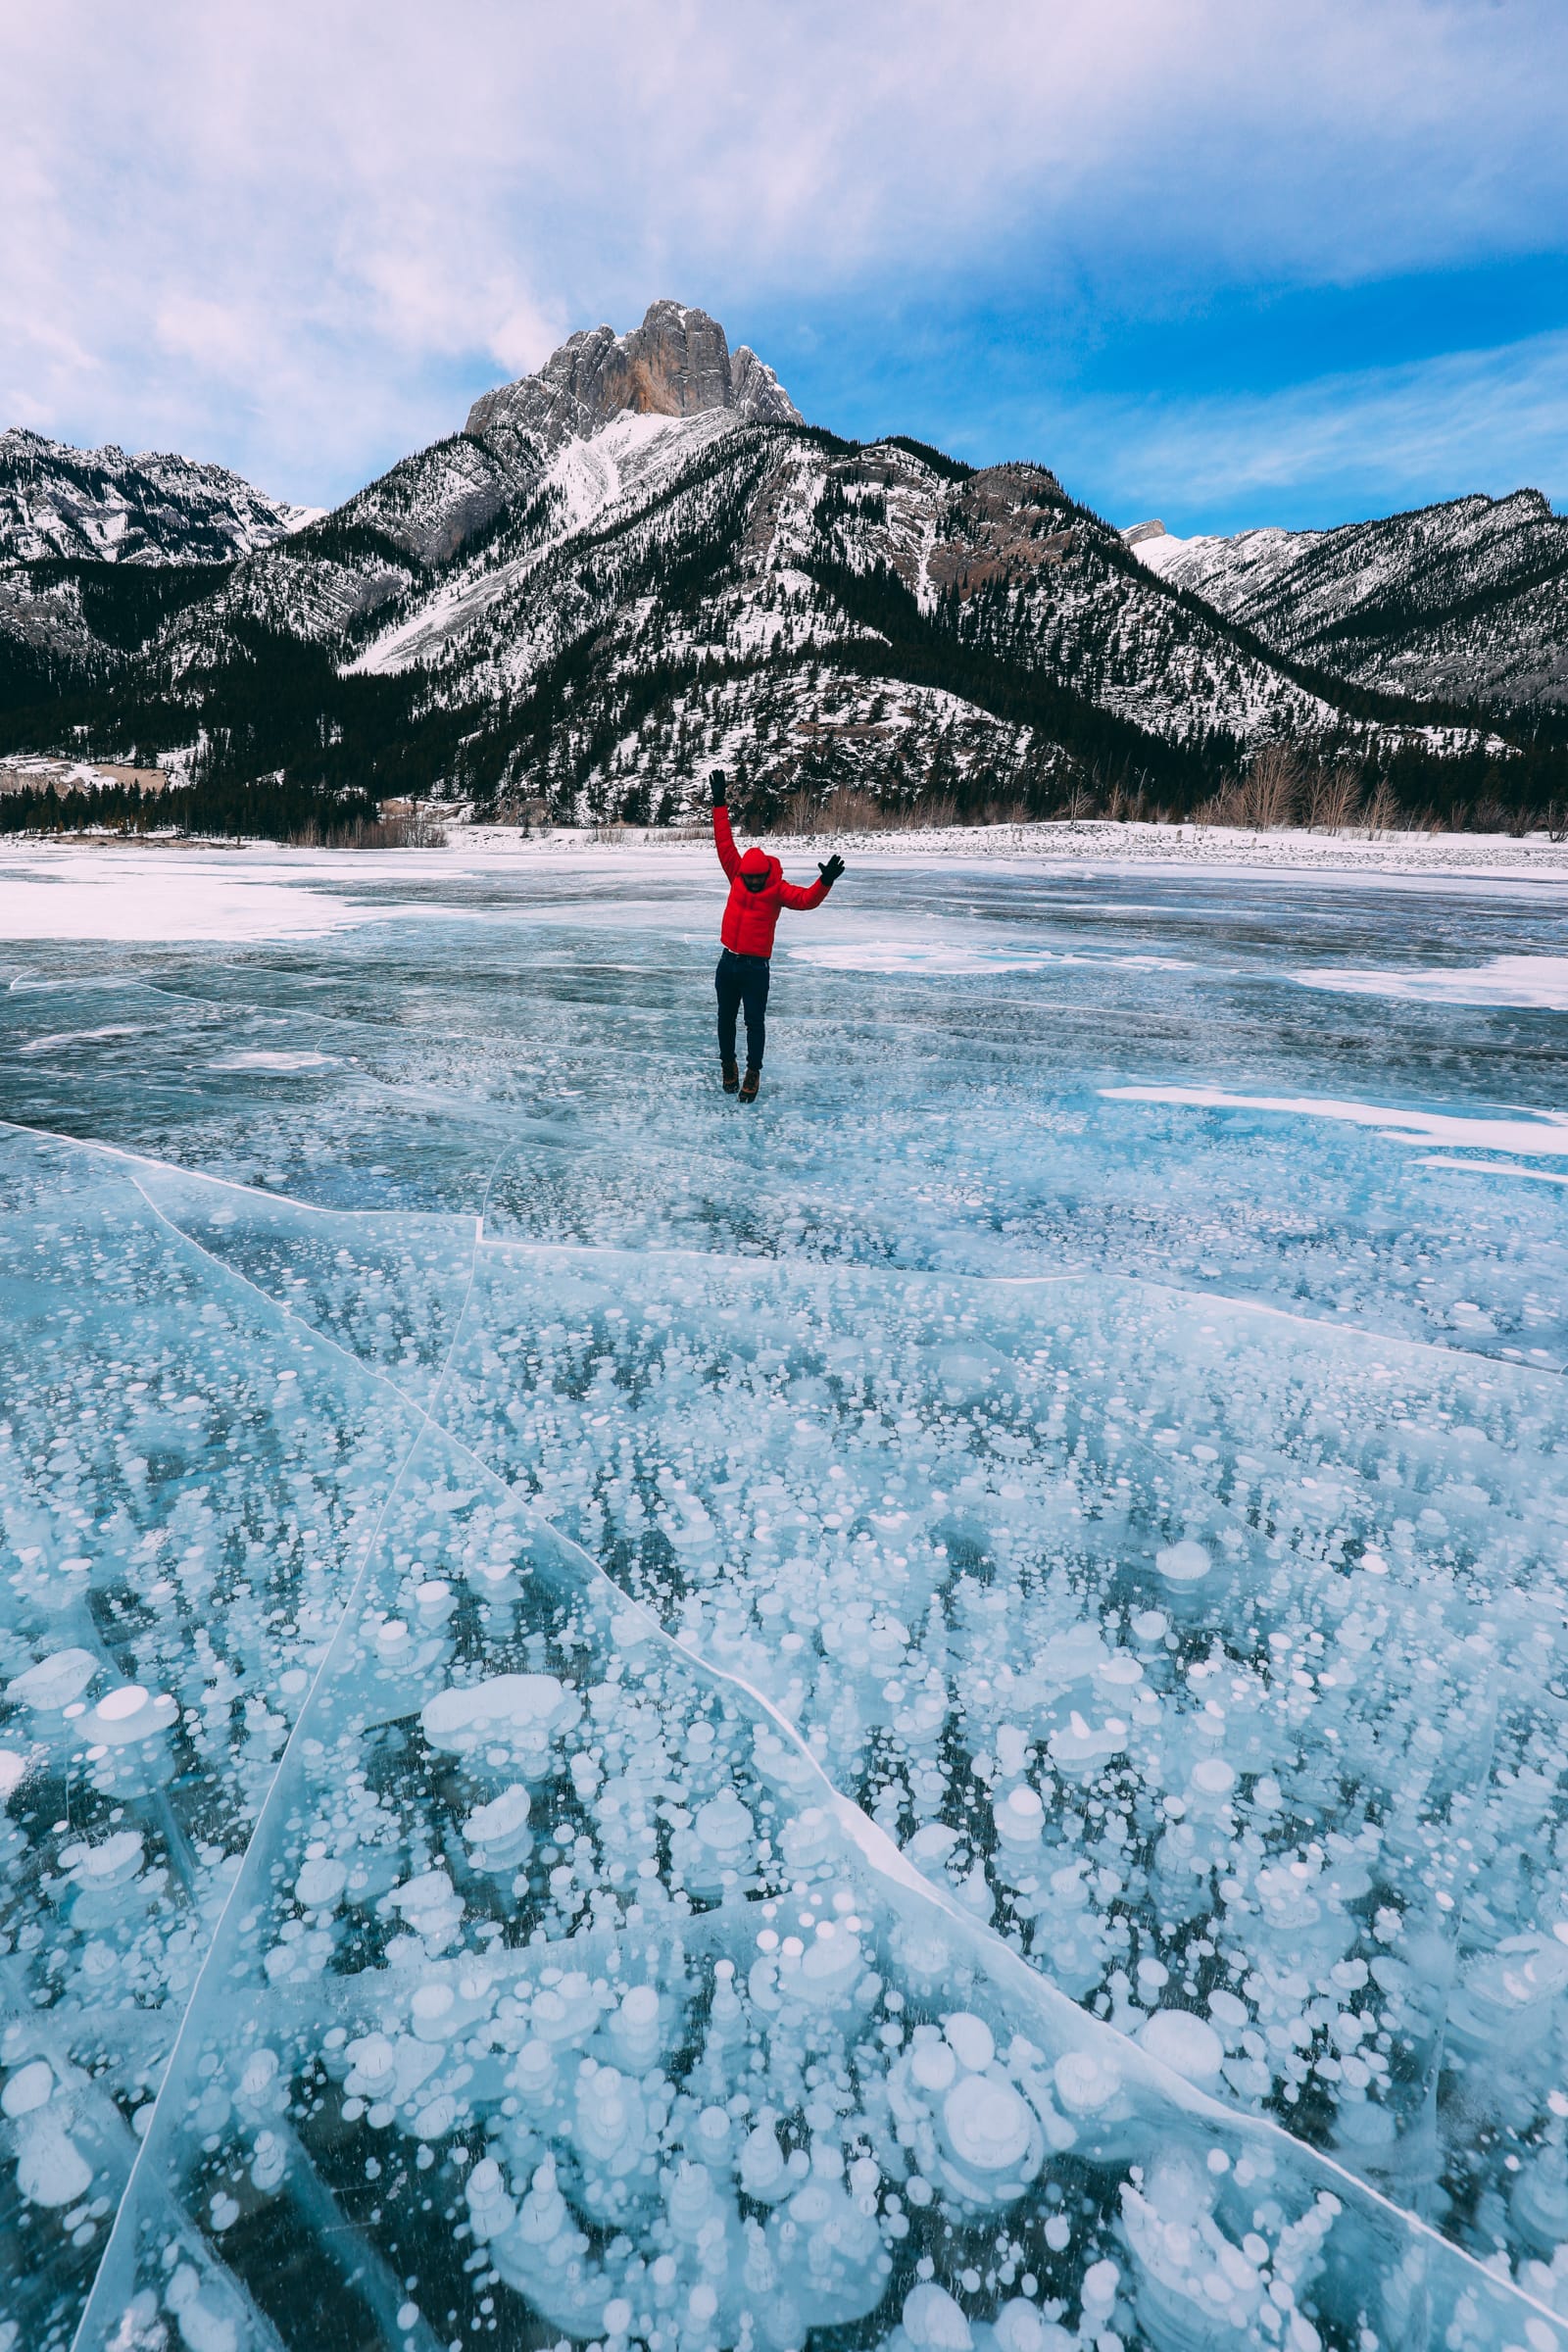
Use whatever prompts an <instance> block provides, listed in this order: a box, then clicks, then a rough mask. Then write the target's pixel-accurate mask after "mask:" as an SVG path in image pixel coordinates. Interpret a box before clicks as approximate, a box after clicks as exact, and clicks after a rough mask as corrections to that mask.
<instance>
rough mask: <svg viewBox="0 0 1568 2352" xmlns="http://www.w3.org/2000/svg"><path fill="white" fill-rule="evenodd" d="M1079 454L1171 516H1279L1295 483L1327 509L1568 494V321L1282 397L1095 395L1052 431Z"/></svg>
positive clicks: (1066, 449) (1132, 495) (1089, 470)
mask: <svg viewBox="0 0 1568 2352" xmlns="http://www.w3.org/2000/svg"><path fill="white" fill-rule="evenodd" d="M1044 429H1046V430H1047V431H1048V432H1051V433H1052V434H1053V440H1054V445H1055V446H1057V447H1058V448H1059V449H1061V450H1062V454H1063V462H1064V463H1065V464H1066V465H1067V466H1069V467H1072V468H1076V469H1078V470H1080V471H1081V472H1082V474H1083V475H1084V476H1085V477H1093V478H1094V480H1095V481H1096V483H1097V485H1099V486H1100V495H1101V497H1102V499H1104V500H1109V501H1112V502H1114V504H1115V507H1116V511H1117V518H1118V519H1120V520H1123V521H1131V520H1133V519H1135V515H1134V510H1137V511H1138V513H1139V514H1142V513H1144V512H1152V511H1153V509H1155V508H1156V507H1157V508H1158V509H1159V511H1160V512H1161V513H1162V514H1163V515H1164V519H1165V521H1166V523H1167V524H1168V525H1169V527H1170V528H1172V529H1176V530H1179V529H1181V528H1183V527H1184V524H1185V523H1188V522H1190V521H1191V520H1192V519H1193V518H1195V517H1198V516H1201V515H1206V516H1210V517H1212V516H1213V515H1214V514H1215V511H1216V509H1219V510H1224V512H1223V513H1222V515H1220V519H1221V521H1222V522H1223V523H1226V524H1230V525H1234V524H1236V523H1240V522H1246V521H1250V522H1261V521H1271V520H1275V519H1277V518H1278V507H1279V501H1280V499H1281V497H1282V495H1285V494H1288V495H1289V499H1290V504H1291V509H1292V513H1291V517H1290V518H1291V519H1293V520H1295V519H1299V518H1301V512H1302V508H1303V502H1304V504H1305V506H1306V507H1307V508H1308V509H1309V508H1311V507H1313V506H1314V505H1315V507H1316V509H1317V519H1320V520H1323V521H1328V520H1345V519H1349V518H1350V510H1349V508H1348V505H1347V503H1346V502H1347V499H1348V498H1350V497H1352V496H1353V495H1356V494H1359V495H1361V496H1362V497H1366V498H1369V499H1370V500H1371V502H1372V505H1371V507H1370V508H1369V509H1368V510H1367V511H1369V512H1370V511H1375V510H1377V509H1379V508H1396V507H1398V506H1400V505H1402V504H1406V503H1412V502H1416V501H1420V500H1423V499H1425V498H1426V497H1427V496H1428V495H1429V490H1430V485H1431V484H1432V483H1433V482H1434V481H1441V482H1445V483H1446V484H1448V485H1449V487H1450V490H1451V492H1452V494H1455V495H1457V494H1462V493H1464V492H1467V491H1471V490H1484V491H1487V492H1489V493H1490V494H1492V495H1493V496H1496V495H1499V494H1500V493H1502V492H1505V491H1508V490H1512V489H1517V488H1519V487H1521V486H1523V485H1528V486H1530V487H1533V488H1536V489H1540V490H1544V492H1545V493H1546V495H1547V496H1548V497H1550V498H1552V499H1553V500H1554V502H1555V503H1561V501H1562V498H1563V494H1564V492H1565V491H1568V332H1563V333H1557V334H1546V335H1536V336H1532V337H1531V338H1530V339H1529V340H1528V341H1525V342H1522V343H1515V344H1510V345H1508V346H1506V347H1504V348H1503V349H1501V350H1497V351H1461V352H1451V353H1446V354H1445V355H1443V356H1442V357H1440V358H1437V359H1433V360H1427V361H1424V362H1421V363H1419V364H1416V365H1412V366H1407V367H1401V368H1367V369H1364V370H1360V371H1358V372H1354V373H1345V374H1338V375H1331V376H1323V377H1319V378H1316V379H1313V380H1309V381H1307V382H1305V383H1301V384H1296V385H1292V386H1290V387H1288V388H1287V389H1285V390H1282V391H1278V392H1275V393H1271V394H1270V395H1268V396H1267V397H1266V398H1247V397H1242V398H1208V399H1202V400H1192V401H1186V402H1179V403H1166V402H1161V401H1158V400H1155V399H1150V400H1146V401H1140V402H1104V403H1090V404H1086V405H1085V406H1084V407H1082V408H1080V409H1079V410H1077V411H1076V413H1074V414H1071V415H1063V416H1062V417H1058V418H1057V419H1055V420H1054V429H1053V425H1051V424H1047V425H1046V426H1045V428H1044Z"/></svg>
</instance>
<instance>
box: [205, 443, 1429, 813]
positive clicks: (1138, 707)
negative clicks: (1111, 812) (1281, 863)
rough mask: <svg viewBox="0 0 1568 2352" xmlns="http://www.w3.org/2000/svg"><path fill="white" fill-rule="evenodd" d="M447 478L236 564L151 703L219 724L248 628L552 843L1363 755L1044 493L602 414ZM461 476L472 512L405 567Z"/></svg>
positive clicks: (427, 461) (1050, 481)
mask: <svg viewBox="0 0 1568 2352" xmlns="http://www.w3.org/2000/svg"><path fill="white" fill-rule="evenodd" d="M538 446H539V444H538V440H537V439H535V440H533V441H531V442H530V443H529V444H528V447H529V449H530V451H536V450H537V449H538ZM476 448H477V459H476V462H475V463H474V464H472V465H469V464H467V462H466V460H464V459H463V457H462V453H461V452H456V451H455V445H452V444H441V445H439V446H438V447H437V449H435V450H433V451H428V452H425V453H423V456H422V457H421V458H419V459H417V460H411V461H409V463H408V465H407V466H404V467H402V468H397V469H394V474H393V475H390V476H388V477H386V478H385V480H384V481H383V482H381V483H378V484H376V485H373V486H372V488H371V490H370V491H368V492H367V493H364V494H362V496H361V497H360V498H359V499H357V500H353V501H351V502H350V503H349V505H348V506H347V507H345V508H343V509H341V510H339V512H338V514H336V515H332V516H329V517H328V518H327V519H326V520H325V521H323V522H320V523H318V524H315V525H313V526H312V527H311V528H310V529H308V530H306V531H304V532H301V533H300V534H299V535H298V536H297V537H295V538H293V539H291V540H289V541H288V542H286V543H284V544H282V545H280V546H277V547H274V548H271V549H269V550H267V551H265V552H264V553H263V554H262V555H260V556H258V557H256V558H254V559H253V560H251V561H250V562H249V563H246V564H241V565H239V566H238V567H237V568H236V570H235V572H234V573H233V575H232V577H231V578H230V579H229V580H228V582H227V583H226V584H225V585H224V587H223V588H222V589H221V592H220V593H219V594H218V595H217V596H216V597H214V598H212V599H211V600H209V601H207V602H206V603H204V604H203V605H201V606H198V607H195V608H193V609H191V610H190V611H189V612H187V613H184V614H182V615H180V616H179V617H177V618H176V619H175V620H174V621H173V622H172V624H171V625H170V627H169V628H168V629H167V630H166V632H165V633H164V637H163V639H162V641H161V644H160V648H159V660H160V662H161V664H162V675H163V677H164V678H165V679H166V680H167V681H168V683H169V685H170V687H171V688H172V690H173V691H175V692H178V693H188V694H190V695H191V696H192V697H194V698H196V699H198V700H199V701H200V703H201V706H202V708H203V710H204V711H207V710H210V709H211V708H213V706H214V705H215V704H221V701H222V699H223V696H224V693H225V691H226V689H224V688H223V687H221V686H219V685H215V683H214V681H215V680H216V679H218V678H219V677H221V675H222V673H223V672H224V669H225V664H227V665H231V664H232V663H233V662H234V661H235V660H236V659H238V658H239V651H240V649H241V648H242V647H243V646H245V645H246V644H247V643H248V639H247V635H246V633H247V631H248V630H251V629H254V628H256V627H261V628H263V629H265V630H267V631H268V632H270V634H271V635H273V636H274V637H279V636H280V637H285V638H289V639H294V640H297V641H300V642H302V643H304V644H309V645H312V646H314V647H316V648H318V649H319V654H320V655H321V656H323V657H325V658H327V659H328V660H329V661H330V662H331V664H332V668H333V670H334V672H335V674H336V676H337V678H338V679H339V681H340V683H341V686H342V687H343V688H344V689H347V688H348V687H350V686H352V685H353V684H355V683H356V682H362V683H363V684H364V685H365V686H366V687H368V686H369V685H370V683H371V682H372V681H380V682H381V683H382V685H383V686H384V687H386V688H388V689H390V688H392V687H393V686H394V685H396V686H397V687H398V689H399V692H400V693H401V695H402V697H403V698H404V702H405V704H407V705H410V706H414V707H417V711H418V712H419V716H420V724H421V726H422V727H423V729H424V732H425V735H426V738H427V740H429V741H431V742H432V743H433V742H435V741H441V742H444V743H445V744H446V746H447V747H448V749H447V752H446V754H445V755H444V756H445V758H446V760H447V762H448V763H447V764H446V766H445V767H444V768H443V770H442V771H441V773H442V778H443V780H444V781H446V782H447V783H449V784H453V785H456V786H460V787H463V788H465V789H469V790H475V791H477V792H479V794H480V796H481V797H483V795H484V791H485V787H486V783H487V782H488V785H489V787H490V788H491V790H492V791H500V792H501V793H502V795H503V797H505V796H508V795H510V796H511V797H513V798H515V799H524V800H527V799H532V800H542V801H544V802H546V803H548V805H549V806H550V807H551V808H552V809H554V810H556V811H557V812H558V813H561V814H566V813H568V812H570V813H583V812H589V813H595V814H605V813H613V812H623V813H626V814H629V815H637V814H640V813H641V814H651V813H657V812H658V811H659V810H660V809H664V810H665V811H666V812H668V811H669V810H670V809H674V808H679V807H680V806H682V805H683V804H684V803H685V802H687V801H688V800H689V799H690V798H691V797H693V796H700V794H701V790H702V784H703V779H704V778H705V776H706V774H707V773H708V772H709V770H710V769H711V767H712V766H714V765H722V766H725V767H727V768H730V769H733V770H734V771H735V773H736V775H737V778H738V779H739V785H738V789H739V790H740V791H742V792H743V793H748V794H750V795H752V796H753V797H754V798H755V799H757V800H758V801H759V802H760V804H761V805H763V806H772V805H774V804H776V803H777V802H778V801H779V800H780V799H781V798H788V797H790V796H791V795H792V794H793V793H794V792H796V791H797V790H800V789H803V788H805V789H816V788H822V787H826V786H831V785H852V786H858V787H860V788H862V789H865V790H867V791H870V792H873V793H875V794H876V795H878V796H879V798H881V799H883V800H884V801H893V802H907V801H909V800H911V799H914V798H918V797H921V796H922V795H931V794H935V795H938V796H941V795H949V794H951V795H953V796H955V797H956V798H958V799H959V800H961V801H968V802H972V801H974V800H975V799H976V798H977V797H980V798H984V797H987V796H993V797H997V798H1004V799H1005V798H1016V797H1017V796H1018V795H1020V794H1025V795H1027V794H1031V793H1032V794H1036V795H1038V793H1039V792H1040V790H1041V789H1042V788H1043V787H1045V786H1048V785H1049V786H1050V787H1051V788H1052V789H1055V787H1056V786H1058V785H1059V786H1062V787H1063V788H1065V787H1066V784H1067V782H1068V780H1069V779H1070V778H1071V777H1073V776H1075V775H1076V776H1082V777H1088V776H1089V775H1091V774H1098V775H1100V776H1101V777H1102V779H1103V777H1104V776H1105V775H1106V774H1111V775H1119V776H1123V777H1126V778H1128V779H1139V778H1143V779H1147V780H1149V781H1150V783H1151V786H1154V785H1156V784H1158V783H1159V782H1160V780H1161V778H1163V779H1164V781H1165V783H1166V784H1167V785H1169V787H1170V788H1171V789H1172V790H1173V791H1177V790H1180V791H1186V790H1188V789H1189V788H1193V787H1194V779H1195V778H1196V777H1197V776H1198V775H1199V773H1200V770H1201V762H1202V760H1204V759H1205V758H1207V757H1210V756H1213V757H1217V758H1218V759H1220V760H1224V759H1235V758H1237V757H1240V756H1241V755H1243V754H1244V753H1245V751H1246V750H1247V748H1248V747H1249V746H1251V745H1254V744H1256V743H1257V742H1259V741H1261V740H1263V739H1264V738H1266V737H1269V736H1272V735H1276V734H1281V733H1289V734H1292V735H1296V736H1300V737H1310V738H1313V739H1322V738H1325V737H1330V736H1332V737H1335V738H1336V739H1337V740H1340V741H1345V740H1365V739H1368V738H1370V737H1372V736H1376V735H1378V734H1380V733H1381V734H1384V735H1387V733H1388V732H1389V730H1388V728H1387V727H1386V726H1384V727H1380V725H1379V723H1378V722H1377V721H1376V720H1374V719H1372V718H1370V717H1368V715H1367V714H1366V713H1365V712H1364V711H1359V710H1352V709H1351V708H1349V707H1348V705H1347V703H1346V701H1345V698H1343V697H1339V698H1336V696H1335V694H1334V693H1333V691H1332V690H1331V691H1330V692H1328V693H1324V692H1322V691H1319V690H1318V689H1317V687H1316V686H1315V685H1314V684H1313V683H1312V682H1311V680H1310V679H1309V678H1302V677H1299V676H1297V675H1294V674H1292V672H1291V670H1290V669H1289V668H1288V667H1286V666H1283V665H1282V664H1281V663H1280V662H1279V661H1278V660H1277V658H1275V657H1273V656H1271V655H1269V654H1268V653H1267V652H1266V651H1265V650H1264V649H1262V648H1261V647H1259V646H1258V645H1257V644H1256V643H1255V641H1254V640H1252V639H1251V638H1250V637H1249V636H1248V635H1247V634H1246V633H1245V632H1244V631H1241V630H1239V629H1236V628H1234V627H1233V626H1231V625H1230V624H1229V623H1227V622H1226V621H1225V620H1224V619H1222V618H1221V617H1220V616H1218V615H1211V614H1208V613H1205V612H1204V611H1202V610H1201V608H1198V607H1195V606H1194V605H1192V604H1191V603H1190V602H1184V601H1183V600H1181V599H1179V598H1178V597H1176V596H1174V595H1172V594H1171V593H1170V592H1169V591H1168V590H1167V589H1165V588H1164V587H1163V586H1162V585H1161V584H1160V583H1159V582H1158V581H1157V580H1156V579H1154V578H1152V576H1151V575H1150V573H1149V572H1148V571H1147V570H1145V569H1144V568H1142V567H1141V566H1140V565H1139V564H1137V563H1136V562H1135V561H1134V559H1133V558H1132V557H1131V556H1130V555H1129V553H1128V551H1127V549H1126V547H1125V546H1124V545H1123V543H1122V539H1121V536H1120V534H1119V533H1118V532H1116V531H1115V530H1113V529H1112V528H1111V527H1110V526H1109V525H1108V524H1106V523H1104V522H1103V521H1101V520H1100V519H1099V518H1098V517H1097V516H1095V515H1091V514H1089V513H1087V512H1086V511H1085V510H1083V509H1082V508H1079V507H1077V506H1075V505H1074V504H1073V502H1072V501H1071V500H1070V499H1069V498H1067V496H1066V495H1065V493H1064V492H1063V490H1062V488H1061V486H1060V484H1059V483H1058V482H1057V480H1056V479H1055V477H1054V475H1053V474H1051V473H1050V472H1048V471H1047V470H1046V469H1045V468H1044V467H1043V466H997V467H992V468H989V469H987V470H985V471H983V472H979V473H972V472H970V470H969V469H968V468H966V467H963V466H956V465H954V464H952V463H951V462H950V461H948V460H945V459H943V458H941V457H940V455H939V454H938V453H936V452H934V451H924V450H922V449H921V448H920V447H919V445H917V444H905V443H900V442H893V441H890V442H885V443H881V444H878V445H876V446H874V447H870V448H857V447H855V446H853V445H850V444H846V443H842V442H836V441H834V440H833V439H832V437H831V436H829V435H826V434H822V433H820V432H816V431H814V430H812V429H811V428H809V427H805V426H802V425H799V424H794V423H788V422H776V421H753V420H748V419H746V418H745V417H742V416H740V415H739V414H738V413H737V412H736V411H735V410H734V409H733V408H730V407H727V406H714V407H711V408H708V409H703V410H699V411H697V412H696V413H694V414H690V415H685V416H671V415H668V414H664V413H660V412H655V411H651V410H648V409H643V410H640V411H639V410H630V409H627V410H622V411H621V412H619V413H618V414H617V415H614V416H613V417H611V418H610V420H609V421H608V422H606V423H605V424H603V425H601V426H599V427H598V428H597V429H596V430H595V431H594V432H593V433H591V434H589V435H579V434H572V435H569V436H567V437H566V438H564V439H563V440H560V441H559V442H558V444H557V447H556V449H555V451H554V454H553V455H552V456H551V457H550V458H549V461H548V463H546V464H544V465H543V466H539V467H538V468H537V469H536V470H533V471H530V470H529V467H528V466H527V464H526V462H525V460H524V459H523V457H522V454H521V452H522V443H521V441H520V439H519V440H517V441H515V442H513V443H512V444H511V446H510V448H508V449H506V450H505V451H504V453H503V454H502V455H499V456H498V454H497V452H496V450H495V448H493V447H492V445H491V443H490V441H489V440H488V439H487V440H485V441H484V442H482V443H480V444H478V445H476ZM502 466H510V467H511V468H512V487H511V494H510V496H508V495H506V494H505V491H504V490H503V489H501V488H499V487H498V485H500V484H501V468H502ZM476 480H477V481H479V482H481V483H483V484H486V485H488V487H487V489H486V496H487V497H488V496H489V495H490V494H491V492H492V491H494V492H495V493H496V495H498V496H499V497H500V499H501V503H500V504H498V505H497V506H496V508H495V510H494V512H493V513H492V514H491V515H489V516H488V517H487V519H486V521H485V522H484V524H483V526H482V527H477V528H475V529H474V530H473V531H472V532H471V533H470V535H469V537H468V538H467V540H466V543H465V544H464V545H462V546H461V547H460V548H459V549H458V551H457V552H456V553H455V554H454V555H452V556H450V557H448V558H446V559H445V560H442V561H425V560H422V559H421V557H420V556H419V554H417V552H414V550H415V545H416V544H417V542H419V541H420V540H421V538H422V543H423V544H424V545H429V544H431V534H432V532H437V529H438V526H439V531H440V532H442V533H444V532H445V530H446V528H447V525H448V522H449V519H450V517H451V516H452V515H453V514H454V513H455V512H456V500H455V499H454V496H453V492H452V488H451V485H452V484H453V483H457V484H458V485H459V489H460V492H461V495H463V496H466V495H468V494H469V493H470V492H471V490H472V487H473V484H474V483H475V481H476ZM394 494H395V495H394ZM416 526H417V527H416ZM244 658H245V659H246V660H247V661H249V660H250V659H251V658H252V657H251V655H250V654H249V653H246V654H245V656H244ZM454 747H456V748H454ZM434 780H435V779H434V778H431V777H427V778H426V779H425V782H426V787H428V784H429V782H431V781H434Z"/></svg>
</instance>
